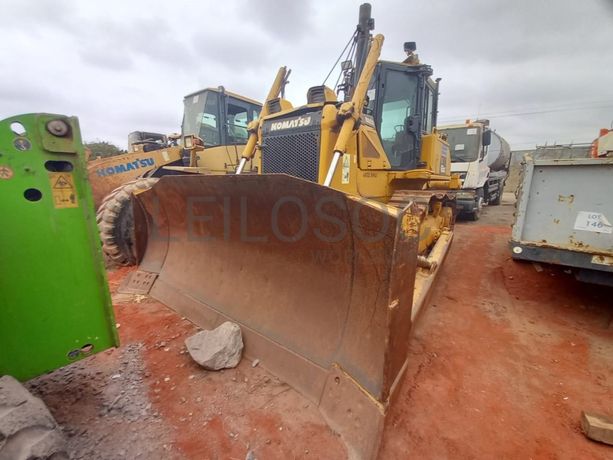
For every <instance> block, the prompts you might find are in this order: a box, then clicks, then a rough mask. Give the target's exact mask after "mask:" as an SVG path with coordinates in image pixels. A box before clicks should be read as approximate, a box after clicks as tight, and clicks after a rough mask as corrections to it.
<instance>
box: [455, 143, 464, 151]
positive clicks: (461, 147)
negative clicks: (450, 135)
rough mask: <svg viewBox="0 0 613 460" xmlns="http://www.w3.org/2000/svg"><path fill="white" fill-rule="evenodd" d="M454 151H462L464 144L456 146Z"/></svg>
mask: <svg viewBox="0 0 613 460" xmlns="http://www.w3.org/2000/svg"><path fill="white" fill-rule="evenodd" d="M455 150H464V144H456V145H455Z"/></svg>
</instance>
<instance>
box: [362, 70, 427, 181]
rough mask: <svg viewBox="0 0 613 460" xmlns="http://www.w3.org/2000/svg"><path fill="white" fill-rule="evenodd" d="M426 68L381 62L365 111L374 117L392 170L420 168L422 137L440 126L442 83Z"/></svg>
mask: <svg viewBox="0 0 613 460" xmlns="http://www.w3.org/2000/svg"><path fill="white" fill-rule="evenodd" d="M431 75H432V68H431V67H430V66H429V65H426V64H418V65H409V64H401V63H397V62H389V61H379V62H378V63H377V68H376V70H375V73H374V75H373V77H372V79H371V82H370V85H369V89H368V93H367V97H368V103H367V105H366V107H365V108H364V114H365V116H366V117H365V118H367V119H368V118H369V117H372V118H371V119H372V121H373V122H374V125H375V127H376V128H377V131H378V133H379V136H380V138H381V143H382V145H383V148H384V150H385V153H386V154H387V157H388V159H389V161H390V165H391V169H392V170H408V169H416V168H419V167H420V166H421V165H420V162H421V160H420V152H421V137H422V135H423V134H429V133H431V132H432V128H433V127H434V126H436V113H437V101H438V90H437V86H438V82H435V81H433V80H432V79H431V78H430V77H431Z"/></svg>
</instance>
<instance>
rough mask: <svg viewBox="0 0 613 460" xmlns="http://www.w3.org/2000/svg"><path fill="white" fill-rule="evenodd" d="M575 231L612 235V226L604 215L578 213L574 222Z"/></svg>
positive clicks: (587, 212)
mask: <svg viewBox="0 0 613 460" xmlns="http://www.w3.org/2000/svg"><path fill="white" fill-rule="evenodd" d="M575 230H584V231H586V232H597V233H613V226H612V225H611V223H610V222H609V221H608V220H607V218H606V217H605V215H604V214H601V213H599V212H589V211H579V213H578V214H577V219H576V220H575Z"/></svg>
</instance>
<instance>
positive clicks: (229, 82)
mask: <svg viewBox="0 0 613 460" xmlns="http://www.w3.org/2000/svg"><path fill="white" fill-rule="evenodd" d="M360 3H362V2H361V1H353V0H335V1H331V0H312V1H307V0H303V1H297V0H296V1H289V0H285V1H276V0H257V1H253V0H251V1H248V0H224V1H223V2H220V1H209V0H199V1H194V2H191V1H182V0H174V1H172V2H171V1H167V0H166V1H159V0H148V1H144V0H132V1H125V0H123V1H115V0H107V1H104V2H86V1H77V0H52V1H48V0H1V9H2V15H1V17H0V56H2V64H1V65H0V119H4V118H6V117H9V116H12V115H17V114H21V113H30V112H52V113H61V114H66V115H76V116H78V117H79V120H80V124H81V129H82V132H83V137H84V139H85V140H86V141H94V140H107V141H110V142H113V143H115V144H116V145H118V146H119V147H120V148H124V149H125V148H126V144H127V135H128V133H129V132H131V131H135V130H142V131H154V132H161V133H171V132H177V131H179V130H180V124H181V117H182V111H183V96H184V95H186V94H189V93H191V92H194V91H196V90H199V89H201V88H204V87H209V86H213V87H216V86H219V85H223V86H224V87H225V88H226V89H228V90H230V91H234V92H238V93H240V94H243V95H245V96H248V97H251V98H253V99H258V100H263V99H264V97H265V96H266V94H267V92H268V89H269V87H270V84H271V83H272V79H273V78H274V75H275V74H276V71H277V69H278V68H279V67H280V66H282V65H286V66H288V67H290V68H291V69H292V74H291V77H290V84H289V85H288V87H287V90H286V97H287V98H288V99H289V100H290V101H291V102H292V103H293V104H294V105H300V104H303V103H304V102H305V98H306V91H307V89H308V88H309V87H310V86H314V85H319V84H321V82H322V81H323V79H324V77H325V75H326V74H327V73H328V71H329V70H330V68H331V67H332V65H333V64H334V62H335V60H336V58H337V57H338V55H339V54H340V52H341V50H342V49H343V47H344V45H345V43H346V42H347V40H348V39H349V37H350V36H351V34H352V33H353V31H354V30H355V26H356V23H357V17H358V8H359V4H360ZM371 3H372V5H373V7H372V14H373V17H374V18H375V31H374V32H375V33H382V34H383V35H385V44H384V46H383V51H382V58H383V59H386V60H403V59H404V57H405V55H404V53H403V43H404V42H405V41H416V42H417V48H418V54H419V56H420V59H421V61H422V62H425V63H427V64H430V65H431V66H432V67H433V69H434V76H435V77H441V78H442V81H441V95H440V99H439V124H445V123H453V122H462V121H464V120H465V119H467V118H472V119H474V118H476V117H482V118H489V119H490V121H491V127H492V128H493V129H495V130H496V131H497V132H498V133H499V134H501V135H502V136H503V137H505V138H506V139H507V140H508V141H509V142H510V143H511V146H512V148H513V149H515V150H519V149H528V148H532V147H534V146H535V145H536V144H538V145H543V144H545V143H548V144H551V143H556V142H557V143H571V142H574V143H581V142H591V141H592V140H593V139H594V138H595V137H596V136H597V133H598V130H599V129H600V128H604V127H611V124H612V123H613V0H582V1H577V0H514V1H509V0H463V1H457V0H386V1H382V0H374V1H371Z"/></svg>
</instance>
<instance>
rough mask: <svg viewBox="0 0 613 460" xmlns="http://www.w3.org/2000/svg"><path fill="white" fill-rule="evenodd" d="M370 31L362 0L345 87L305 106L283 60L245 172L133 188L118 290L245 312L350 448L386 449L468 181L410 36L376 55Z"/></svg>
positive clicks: (270, 352)
mask: <svg viewBox="0 0 613 460" xmlns="http://www.w3.org/2000/svg"><path fill="white" fill-rule="evenodd" d="M373 29H374V19H373V18H372V16H371V6H370V5H369V4H363V5H361V7H360V14H359V22H358V25H357V28H356V31H355V33H354V34H353V36H352V39H351V40H350V46H348V48H347V49H348V50H349V51H348V52H347V56H346V57H347V59H345V60H344V61H342V64H341V72H340V74H339V80H338V81H339V82H340V83H339V84H338V85H337V86H336V90H337V91H335V90H334V89H333V88H330V87H328V86H325V85H318V86H314V87H312V88H310V89H309V90H308V92H307V103H306V104H304V105H301V106H297V107H294V106H293V105H292V104H291V103H290V102H289V101H288V100H286V99H285V98H284V97H283V92H282V90H281V88H282V86H283V82H284V81H286V76H287V73H288V70H287V69H286V68H285V67H282V68H281V69H280V70H279V72H278V73H277V76H276V78H275V81H274V83H273V85H272V88H271V90H270V93H269V95H268V97H267V99H266V101H265V103H264V106H263V108H262V113H261V114H260V117H259V118H258V119H257V120H256V121H254V122H252V123H250V124H249V125H248V127H247V130H248V132H249V137H248V139H247V143H246V146H245V148H244V150H243V153H242V157H241V160H240V163H239V165H238V168H237V170H236V174H233V175H224V176H220V175H218V176H212V175H198V174H193V175H168V176H164V177H162V178H161V179H160V180H159V181H158V182H157V183H156V184H154V185H153V186H152V187H151V188H149V189H147V190H144V191H142V192H138V193H136V194H135V195H134V202H135V206H134V207H135V213H134V216H135V220H136V223H135V225H136V227H138V228H141V229H145V230H144V232H145V233H146V245H144V247H143V252H142V254H141V258H142V260H141V263H140V265H139V267H138V270H137V271H135V272H133V273H132V275H131V277H130V278H129V279H127V280H126V282H125V284H124V286H123V288H122V289H123V290H124V291H125V292H132V293H141V294H149V295H151V296H152V297H154V298H155V299H157V300H159V301H161V302H163V303H165V304H166V305H168V306H170V307H171V308H173V309H175V310H176V311H177V312H179V313H180V314H181V315H182V316H185V317H187V318H188V319H190V320H191V321H193V322H194V323H196V324H197V325H199V326H201V327H204V328H212V327H216V326H218V325H219V324H221V323H223V322H225V321H228V320H229V321H234V322H236V323H238V324H239V325H240V327H241V330H242V333H243V340H244V342H245V354H246V356H247V357H248V358H249V359H257V360H258V362H259V363H260V365H262V366H264V367H265V368H266V369H267V370H269V371H270V372H272V373H273V374H275V375H277V376H278V377H280V378H281V379H283V380H285V381H286V382H288V383H289V384H290V385H292V386H293V387H294V388H295V389H297V390H298V391H299V392H300V393H302V394H303V395H304V396H305V397H306V398H308V399H309V400H311V401H312V402H313V403H314V404H316V405H317V406H318V407H319V409H320V412H321V413H322V415H323V417H324V418H325V419H326V421H327V423H328V424H329V426H330V427H331V428H332V429H333V430H335V431H336V432H337V433H339V434H340V435H341V437H342V438H343V440H344V441H345V444H346V445H347V448H348V452H349V456H350V457H351V458H374V457H376V455H377V452H378V447H379V444H380V440H381V434H382V431H383V426H384V421H385V415H386V413H387V412H388V408H389V407H390V404H391V403H392V401H393V398H394V395H395V394H397V393H398V391H397V390H398V388H399V386H400V384H401V382H402V378H403V375H404V372H405V369H406V367H407V361H408V359H409V356H408V344H409V338H410V332H411V328H412V325H413V324H414V322H415V321H416V320H417V317H418V314H419V312H420V311H421V310H422V307H423V306H424V305H425V304H426V302H427V298H428V294H429V293H430V292H432V285H433V282H434V280H435V278H436V276H437V274H438V273H439V271H440V268H441V265H442V262H443V260H444V258H445V255H446V253H447V251H448V248H449V247H450V244H451V241H452V238H453V225H454V219H455V210H454V209H455V198H454V193H455V192H454V190H455V189H457V188H459V186H460V183H459V178H458V177H457V176H453V175H451V163H450V155H449V146H448V144H447V143H446V141H445V140H444V139H443V138H442V136H441V135H439V133H437V131H436V128H435V126H436V116H437V104H438V94H439V90H438V89H439V80H433V79H432V74H433V71H432V68H431V67H430V66H429V65H426V64H422V63H420V62H419V58H418V57H417V56H416V55H414V54H413V52H414V51H415V49H416V47H415V44H414V43H413V42H408V43H406V44H405V51H406V52H407V54H409V58H408V59H407V60H406V61H407V62H400V61H399V62H391V61H383V60H379V57H380V53H381V48H382V46H383V41H384V38H383V36H382V35H375V36H373V35H372V34H371V31H372V30H373ZM342 54H343V53H342ZM342 54H341V57H342ZM339 61H340V58H339ZM251 162H253V163H255V168H256V169H257V174H245V172H246V168H247V166H248V165H249V164H250V163H251ZM137 237H138V233H137Z"/></svg>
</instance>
